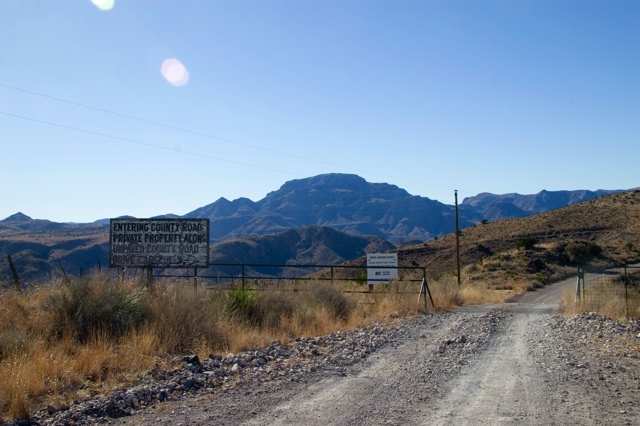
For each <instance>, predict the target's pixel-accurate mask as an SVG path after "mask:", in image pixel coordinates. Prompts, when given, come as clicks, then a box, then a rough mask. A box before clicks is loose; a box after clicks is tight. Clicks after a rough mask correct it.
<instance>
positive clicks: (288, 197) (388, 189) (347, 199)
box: [0, 174, 622, 282]
mask: <svg viewBox="0 0 640 426" xmlns="http://www.w3.org/2000/svg"><path fill="white" fill-rule="evenodd" d="M616 192H622V190H598V191H586V190H579V191H541V192H540V193H538V194H534V195H520V194H503V195H494V194H489V193H482V194H478V195H476V196H474V197H469V198H465V199H464V200H463V201H462V203H461V204H460V206H459V224H460V228H461V229H463V228H467V227H470V226H474V225H476V224H479V223H486V222H489V221H491V222H493V221H497V220H500V219H505V218H521V217H526V216H530V215H534V214H538V213H541V212H545V211H550V210H554V209H557V208H560V207H564V206H567V205H572V204H576V203H579V202H583V201H586V200H590V199H593V198H598V197H601V196H604V195H608V194H612V193H616ZM161 217H180V216H177V215H165V216H161ZM182 217H185V218H209V219H210V221H211V226H210V239H211V242H212V243H214V244H213V245H212V246H211V256H210V258H211V262H216V263H240V262H242V263H279V264H280V263H282V264H284V263H289V264H291V263H326V264H334V263H340V262H342V261H345V260H349V259H355V258H357V257H360V256H363V255H364V254H366V253H370V252H374V251H387V250H391V249H392V248H393V247H394V246H402V245H406V244H409V243H412V242H413V243H416V242H424V241H428V240H431V239H433V238H435V237H439V236H443V235H446V234H450V233H452V232H453V231H454V230H455V206H452V205H447V204H443V203H440V202H438V201H435V200H431V199H429V198H426V197H420V196H415V195H411V194H409V193H408V192H407V191H406V190H404V189H402V188H399V187H397V186H395V185H391V184H387V183H370V182H367V181H366V180H365V179H363V178H361V177H359V176H357V175H351V174H325V175H319V176H314V177H310V178H306V179H297V180H292V181H289V182H286V183H285V184H284V185H282V186H281V187H280V188H279V189H278V190H276V191H273V192H270V193H269V194H267V195H266V196H265V198H263V199H262V200H259V201H256V202H254V201H252V200H249V199H247V198H239V199H236V200H233V201H229V200H227V199H225V198H220V199H218V200H217V201H215V202H213V203H211V204H208V205H206V206H203V207H201V208H199V209H196V210H194V211H192V212H189V213H187V214H186V215H184V216H182ZM324 228H327V229H324ZM107 234H108V220H100V221H96V222H95V223H88V224H72V223H56V222H51V221H48V220H42V219H37V220H34V219H31V218H30V217H28V216H26V215H24V214H22V213H16V214H14V215H12V216H10V217H8V218H6V219H4V220H1V221H0V254H1V255H2V258H0V262H2V263H0V279H2V280H5V281H7V282H8V281H10V279H9V278H8V277H10V272H9V266H8V262H6V260H5V259H7V256H8V255H11V256H12V258H13V259H14V263H15V264H16V267H17V268H18V270H19V273H20V275H21V276H22V277H25V279H34V278H36V277H42V276H48V275H50V274H51V273H52V272H54V271H61V270H65V271H73V273H74V274H77V273H78V271H79V270H80V268H84V270H85V271H86V270H88V269H95V268H98V267H102V266H104V265H107V263H108V262H107V257H108V255H107V253H108V235H107ZM390 243H393V244H390ZM276 272H278V273H281V272H282V271H276Z"/></svg>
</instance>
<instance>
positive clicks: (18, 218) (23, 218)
mask: <svg viewBox="0 0 640 426" xmlns="http://www.w3.org/2000/svg"><path fill="white" fill-rule="evenodd" d="M31 220H33V219H32V218H30V217H29V216H27V215H26V214H24V213H22V212H18V213H16V214H12V215H11V216H9V217H8V218H6V219H4V220H2V221H0V222H28V221H31Z"/></svg>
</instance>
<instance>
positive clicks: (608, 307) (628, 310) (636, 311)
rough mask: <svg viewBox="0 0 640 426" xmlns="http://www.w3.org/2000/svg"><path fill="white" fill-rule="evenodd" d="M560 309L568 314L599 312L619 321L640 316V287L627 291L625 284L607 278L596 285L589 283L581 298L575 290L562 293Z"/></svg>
mask: <svg viewBox="0 0 640 426" xmlns="http://www.w3.org/2000/svg"><path fill="white" fill-rule="evenodd" d="M560 309H561V311H562V313H563V314H564V315H567V316H573V315H577V314H579V313H581V312H597V313H599V314H600V315H603V316H606V317H608V318H612V319H615V320H618V321H624V320H626V319H627V318H640V289H638V287H630V288H628V289H627V291H625V287H624V284H621V283H620V282H616V281H615V280H613V279H609V278H607V279H603V280H600V281H598V282H597V283H596V284H594V285H588V286H587V289H586V292H585V294H584V296H583V297H582V298H580V300H578V299H577V297H576V291H575V290H567V291H565V292H564V293H563V294H562V299H561V302H560Z"/></svg>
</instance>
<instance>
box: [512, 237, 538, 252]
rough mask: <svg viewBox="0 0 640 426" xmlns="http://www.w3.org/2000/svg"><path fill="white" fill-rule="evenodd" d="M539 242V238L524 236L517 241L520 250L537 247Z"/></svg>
mask: <svg viewBox="0 0 640 426" xmlns="http://www.w3.org/2000/svg"><path fill="white" fill-rule="evenodd" d="M536 244H538V240H536V239H535V238H533V237H522V238H519V239H518V241H516V248H517V249H518V250H522V249H524V250H531V249H532V248H534V247H535V245H536Z"/></svg>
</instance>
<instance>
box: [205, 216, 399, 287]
mask: <svg viewBox="0 0 640 426" xmlns="http://www.w3.org/2000/svg"><path fill="white" fill-rule="evenodd" d="M393 249H395V246H394V245H393V244H391V243H389V242H387V241H385V240H384V239H382V238H380V237H375V236H368V237H363V236H353V235H349V234H346V233H344V232H340V231H336V230H335V229H331V228H327V227H320V226H308V227H305V228H300V229H289V230H288V231H285V232H282V233H277V234H269V235H254V236H251V237H245V238H234V239H230V240H226V241H223V242H220V243H215V244H213V245H212V246H211V257H210V261H211V263H233V264H239V263H258V264H276V265H288V264H290V265H309V264H314V265H339V264H341V263H343V262H345V261H347V260H352V259H357V258H359V257H361V256H365V255H366V254H367V253H376V252H383V251H389V250H393ZM239 272H240V269H239V268H238V267H228V266H227V267H225V266H216V267H212V268H210V269H209V270H208V271H202V273H201V275H214V276H215V275H216V274H220V275H234V274H235V275H237V274H238V273H239ZM309 272H310V270H309V269H308V268H291V267H270V268H266V267H259V268H258V267H248V268H247V269H246V271H245V273H246V274H247V275H248V276H250V275H254V276H255V275H265V274H268V275H273V276H279V277H295V276H300V275H306V274H308V273H309Z"/></svg>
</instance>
